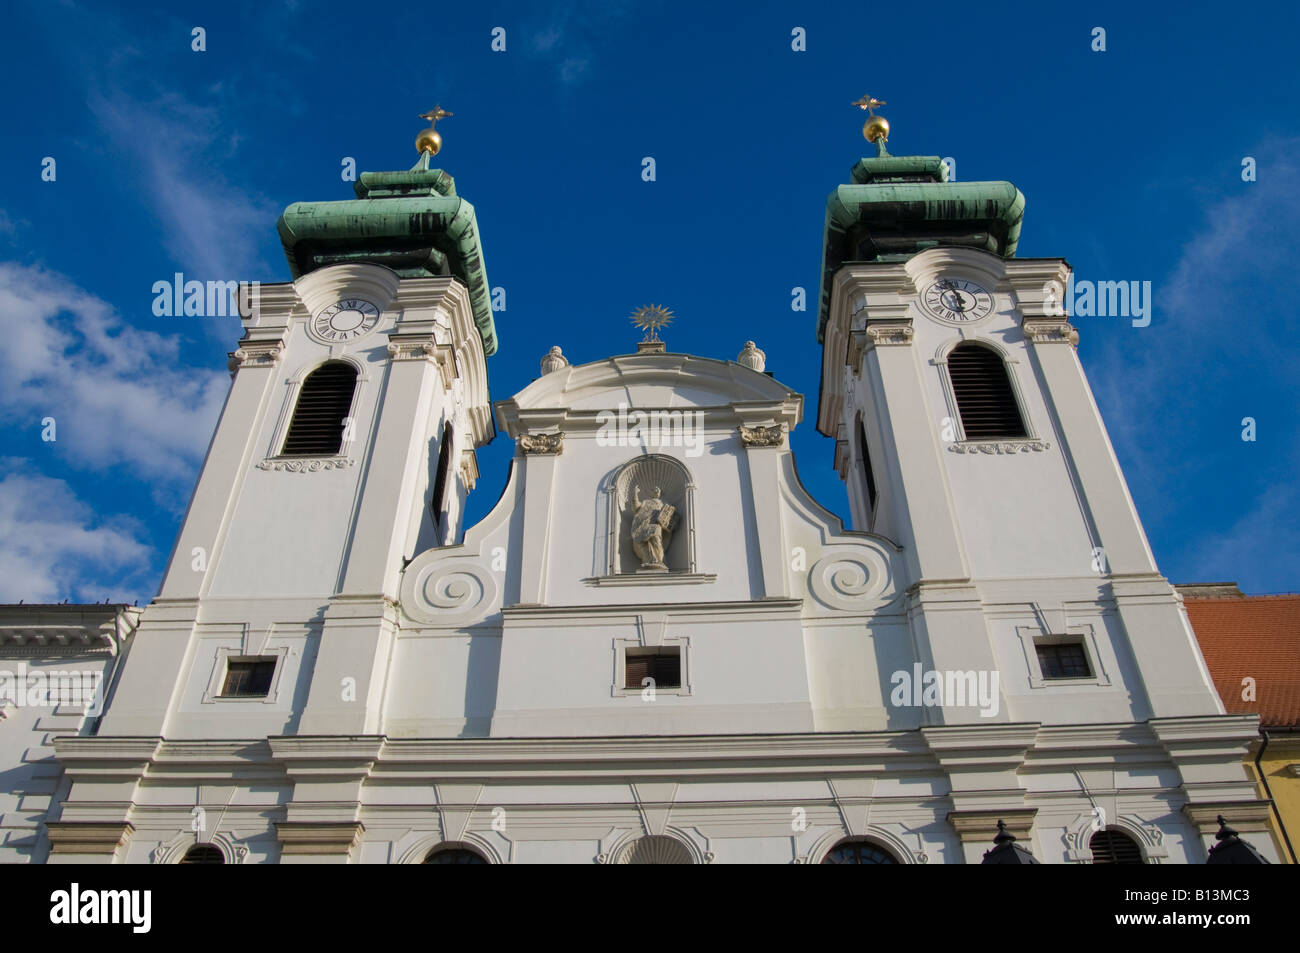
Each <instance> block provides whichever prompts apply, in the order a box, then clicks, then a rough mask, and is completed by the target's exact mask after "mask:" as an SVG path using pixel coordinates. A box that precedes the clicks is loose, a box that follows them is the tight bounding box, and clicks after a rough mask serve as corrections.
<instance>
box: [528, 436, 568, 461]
mask: <svg viewBox="0 0 1300 953" xmlns="http://www.w3.org/2000/svg"><path fill="white" fill-rule="evenodd" d="M519 449H520V450H522V451H523V452H524V453H536V454H546V453H552V454H555V455H557V456H558V455H559V454H561V453H563V452H564V434H562V433H539V434H527V433H526V434H520V435H519Z"/></svg>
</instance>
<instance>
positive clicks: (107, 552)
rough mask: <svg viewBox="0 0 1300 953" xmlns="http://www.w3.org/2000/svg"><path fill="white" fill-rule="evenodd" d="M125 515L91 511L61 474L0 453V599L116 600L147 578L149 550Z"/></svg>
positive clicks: (134, 594) (141, 588) (145, 585)
mask: <svg viewBox="0 0 1300 953" xmlns="http://www.w3.org/2000/svg"><path fill="white" fill-rule="evenodd" d="M140 537H141V533H140V528H139V526H138V525H137V524H135V523H134V521H132V520H129V519H127V518H124V517H114V518H111V519H104V518H102V517H97V516H96V515H95V514H94V513H93V512H92V511H91V508H90V507H89V506H87V505H86V503H85V502H83V501H82V500H81V499H79V498H78V497H77V495H76V494H75V493H74V492H73V490H72V488H71V487H70V486H68V484H67V483H65V482H64V481H63V480H58V479H54V478H51V477H47V476H41V475H39V474H34V473H31V472H28V470H27V469H26V468H25V467H24V466H23V465H22V464H21V463H20V462H18V461H14V460H6V459H0V539H3V540H4V541H5V542H4V546H3V547H0V602H17V601H19V600H20V599H21V600H24V601H27V602H57V601H60V600H62V599H71V600H73V601H78V602H102V601H104V600H105V599H109V600H113V601H119V600H123V599H130V598H138V597H139V595H140V593H143V592H147V591H148V590H149V587H150V586H151V585H152V582H153V580H152V579H151V578H146V577H147V576H148V574H149V573H150V571H151V570H150V557H151V556H152V550H151V549H150V547H149V546H147V545H146V544H145V543H143V542H142V541H141V538H140Z"/></svg>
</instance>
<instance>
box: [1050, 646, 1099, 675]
mask: <svg viewBox="0 0 1300 953" xmlns="http://www.w3.org/2000/svg"><path fill="white" fill-rule="evenodd" d="M1037 649H1038V668H1039V670H1040V671H1041V672H1042V673H1043V678H1045V679H1047V678H1091V677H1092V669H1091V668H1090V667H1089V666H1088V654H1087V653H1086V652H1085V651H1084V650H1083V645H1082V643H1079V642H1060V643H1057V644H1053V645H1039V646H1037Z"/></svg>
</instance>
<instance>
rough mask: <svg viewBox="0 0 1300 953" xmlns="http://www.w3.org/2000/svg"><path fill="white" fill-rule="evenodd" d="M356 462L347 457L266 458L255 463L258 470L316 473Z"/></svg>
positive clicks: (345, 467)
mask: <svg viewBox="0 0 1300 953" xmlns="http://www.w3.org/2000/svg"><path fill="white" fill-rule="evenodd" d="M355 463H356V461H355V460H350V459H348V458H347V457H295V458H293V459H277V458H275V457H271V458H268V459H266V460H263V461H261V462H260V463H258V464H257V469H259V470H283V471H285V472H286V473H318V472H319V471H321V470H346V469H348V468H349V467H351V466H353V465H354V464H355Z"/></svg>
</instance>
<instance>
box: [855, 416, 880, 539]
mask: <svg viewBox="0 0 1300 953" xmlns="http://www.w3.org/2000/svg"><path fill="white" fill-rule="evenodd" d="M858 466H859V467H860V468H861V470H862V488H863V491H864V493H865V494H866V498H867V519H871V511H872V510H874V509H875V508H876V474H875V472H874V471H873V470H872V469H871V450H870V449H869V448H868V447H867V429H866V428H865V427H864V426H862V418H861V417H858Z"/></svg>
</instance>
